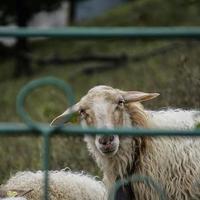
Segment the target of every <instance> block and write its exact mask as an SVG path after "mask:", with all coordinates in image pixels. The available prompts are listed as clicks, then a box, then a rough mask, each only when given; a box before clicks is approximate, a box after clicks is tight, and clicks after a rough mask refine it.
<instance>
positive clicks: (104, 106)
mask: <svg viewBox="0 0 200 200" xmlns="http://www.w3.org/2000/svg"><path fill="white" fill-rule="evenodd" d="M158 95H159V94H157V93H144V92H138V91H127V92H126V91H122V90H119V89H113V88H112V87H108V86H96V87H94V88H92V89H91V90H89V92H88V93H87V95H85V96H84V97H82V99H81V100H80V101H79V102H78V103H77V104H75V105H74V106H72V107H71V108H69V109H67V110H66V111H65V112H64V113H63V114H62V115H60V116H58V117H57V118H55V119H54V120H53V122H52V124H51V125H59V124H62V123H65V122H66V116H67V115H68V114H69V113H74V112H79V114H80V123H81V124H82V126H83V127H86V126H95V127H97V128H102V127H106V128H114V127H119V126H123V127H131V126H136V127H145V128H161V129H163V128H165V129H166V128H167V129H169V128H170V129H180V130H183V129H192V128H194V127H195V126H196V124H197V122H198V121H200V117H199V116H200V112H199V111H195V110H192V111H186V110H172V109H170V110H163V111H148V110H145V109H144V108H143V106H142V105H141V102H142V101H147V100H150V99H153V98H155V97H157V96H158ZM85 141H86V142H87V146H88V149H89V151H90V153H91V154H92V156H93V157H94V159H95V160H96V162H97V164H98V166H99V167H100V169H101V170H102V171H103V174H104V179H103V180H104V182H105V184H106V186H107V188H111V187H112V185H113V184H114V183H115V181H116V180H117V179H123V178H125V177H127V176H130V175H132V174H139V175H145V176H149V177H151V178H152V179H153V180H154V181H156V182H159V183H160V184H161V186H162V188H164V190H165V191H166V194H167V197H168V198H169V199H173V200H174V199H177V200H178V199H186V200H187V199H200V189H199V187H195V186H196V184H198V179H199V178H200V176H199V173H200V139H199V138H195V139H194V138H189V137H127V136H120V137H119V136H117V135H114V136H99V135H97V136H95V137H92V136H85ZM128 192H129V193H130V191H128ZM131 192H132V193H131V194H130V196H131V198H132V199H139V200H144V199H150V200H155V199H158V195H157V194H156V192H155V191H154V189H152V188H149V187H147V186H146V185H144V184H143V183H134V184H133V185H132V186H131Z"/></svg>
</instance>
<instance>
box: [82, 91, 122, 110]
mask: <svg viewBox="0 0 200 200" xmlns="http://www.w3.org/2000/svg"><path fill="white" fill-rule="evenodd" d="M120 97H121V95H120V94H119V92H117V91H116V90H114V89H112V90H111V89H107V88H106V89H104V90H102V89H101V90H90V91H89V92H88V93H87V95H85V96H84V97H83V98H82V99H81V104H82V105H85V106H87V105H91V104H93V103H95V102H98V101H106V102H108V103H109V102H110V103H112V102H113V103H114V102H116V101H117V100H118V99H119V98H120Z"/></svg>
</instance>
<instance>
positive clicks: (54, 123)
mask: <svg viewBox="0 0 200 200" xmlns="http://www.w3.org/2000/svg"><path fill="white" fill-rule="evenodd" d="M79 108H80V106H79V103H77V104H75V105H73V106H72V107H70V108H68V109H67V110H66V111H65V112H64V113H62V114H61V115H59V116H57V117H56V118H55V119H53V121H52V122H51V124H50V126H58V125H62V124H64V123H66V122H68V120H69V119H70V118H69V115H71V114H74V113H77V112H78V111H79Z"/></svg>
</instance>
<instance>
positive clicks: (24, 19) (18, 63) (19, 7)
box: [14, 0, 32, 77]
mask: <svg viewBox="0 0 200 200" xmlns="http://www.w3.org/2000/svg"><path fill="white" fill-rule="evenodd" d="M29 19H30V14H29V12H28V7H27V6H26V0H16V24H17V26H18V27H26V26H27V23H28V21H29ZM15 52H16V53H15V56H16V57H15V70H14V77H19V76H22V75H28V76H30V75H31V74H32V69H31V62H30V59H29V52H30V49H29V45H28V40H27V38H17V41H16V44H15Z"/></svg>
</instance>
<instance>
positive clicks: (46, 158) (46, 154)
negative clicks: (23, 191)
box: [42, 131, 50, 200]
mask: <svg viewBox="0 0 200 200" xmlns="http://www.w3.org/2000/svg"><path fill="white" fill-rule="evenodd" d="M49 140H50V132H49V131H44V132H43V156H42V159H43V169H44V200H48V199H49V198H48V197H49V196H48V189H49V185H48V182H49V181H48V179H49V177H48V171H49V151H50V142H49Z"/></svg>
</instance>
